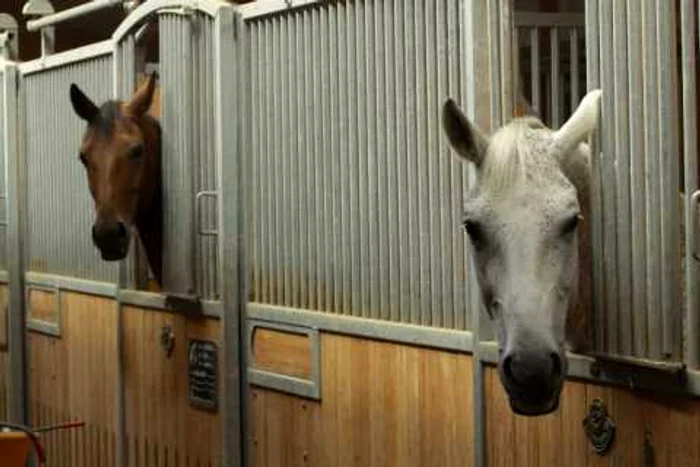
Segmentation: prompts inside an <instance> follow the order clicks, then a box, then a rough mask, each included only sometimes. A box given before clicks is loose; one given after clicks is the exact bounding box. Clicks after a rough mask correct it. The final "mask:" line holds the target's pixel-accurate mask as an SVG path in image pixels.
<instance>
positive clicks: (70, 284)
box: [24, 271, 118, 298]
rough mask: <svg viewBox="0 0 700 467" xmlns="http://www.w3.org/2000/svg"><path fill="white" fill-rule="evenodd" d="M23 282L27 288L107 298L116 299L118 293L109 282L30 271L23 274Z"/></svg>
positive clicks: (114, 286) (114, 285)
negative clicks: (44, 288)
mask: <svg viewBox="0 0 700 467" xmlns="http://www.w3.org/2000/svg"><path fill="white" fill-rule="evenodd" d="M24 281H25V283H26V285H27V288H28V287H32V286H36V287H54V288H57V289H61V290H65V291H70V292H78V293H84V294H88V295H95V296H99V297H107V298H116V297H117V291H118V287H117V285H116V284H112V283H109V282H98V281H90V280H86V279H78V278H75V277H68V276H59V275H54V274H41V273H37V272H30V271H27V272H25V273H24Z"/></svg>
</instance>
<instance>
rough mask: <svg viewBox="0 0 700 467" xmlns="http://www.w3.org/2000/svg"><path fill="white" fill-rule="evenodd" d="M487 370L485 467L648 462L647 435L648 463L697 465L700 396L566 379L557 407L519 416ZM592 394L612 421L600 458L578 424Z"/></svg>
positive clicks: (586, 466) (578, 466)
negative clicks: (660, 395)
mask: <svg viewBox="0 0 700 467" xmlns="http://www.w3.org/2000/svg"><path fill="white" fill-rule="evenodd" d="M485 374H486V377H485V393H486V401H487V402H486V440H487V465H489V466H499V467H500V466H517V465H528V466H530V465H533V466H540V465H541V466H550V465H566V466H567V467H568V466H570V467H593V466H601V467H603V466H610V465H630V466H634V465H646V463H645V457H644V456H645V449H647V450H648V449H649V447H648V446H647V447H646V448H645V439H646V438H648V440H649V446H652V449H651V451H653V458H654V463H653V464H652V465H655V466H659V467H661V466H681V465H682V466H686V465H688V466H690V465H700V445H698V443H697V439H696V438H697V433H698V432H699V431H700V400H697V399H695V400H692V401H681V400H679V399H675V400H665V401H663V400H658V399H657V400H653V399H651V398H648V397H644V396H642V395H640V394H637V393H634V392H632V391H629V390H627V389H624V388H617V387H615V388H613V387H606V386H598V385H595V384H588V383H582V382H576V381H567V382H566V383H565V384H564V390H563V393H562V399H561V405H560V407H559V410H557V411H556V412H555V413H553V414H551V415H547V416H544V417H537V418H531V417H522V416H517V415H514V414H513V413H512V412H511V410H510V407H509V405H508V400H507V397H506V394H505V391H504V390H503V387H502V386H501V383H500V381H499V379H498V374H497V372H496V371H495V369H493V368H489V369H487V370H486V373H485ZM595 397H600V398H602V399H603V401H604V402H605V404H606V406H607V408H608V412H609V414H610V417H611V418H612V420H613V422H615V425H616V439H615V443H614V444H613V446H612V448H611V449H610V451H609V452H608V453H607V454H606V455H604V456H600V455H598V454H596V453H594V452H593V450H592V448H591V447H590V445H589V444H588V440H587V438H586V435H585V433H584V430H583V424H582V421H583V419H584V417H585V416H586V414H587V413H588V404H589V403H590V402H591V401H592V400H593V399H594V398H595Z"/></svg>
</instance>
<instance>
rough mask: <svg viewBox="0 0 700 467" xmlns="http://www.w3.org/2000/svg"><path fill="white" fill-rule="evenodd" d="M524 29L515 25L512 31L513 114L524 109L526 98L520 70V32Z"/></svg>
mask: <svg viewBox="0 0 700 467" xmlns="http://www.w3.org/2000/svg"><path fill="white" fill-rule="evenodd" d="M521 33H522V29H520V28H517V27H515V26H513V29H512V31H511V40H512V42H511V55H512V56H511V59H510V60H511V63H512V64H513V65H512V67H513V70H512V74H513V80H512V82H513V111H512V112H511V115H513V116H515V115H516V111H517V112H518V113H520V112H521V111H524V107H523V108H522V109H519V107H520V106H521V105H522V104H523V101H524V99H525V89H524V85H523V77H522V75H521V72H520V34H521Z"/></svg>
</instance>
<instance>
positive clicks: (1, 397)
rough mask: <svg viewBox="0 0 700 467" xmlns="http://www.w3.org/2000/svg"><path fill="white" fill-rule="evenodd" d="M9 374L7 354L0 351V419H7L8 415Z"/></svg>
mask: <svg viewBox="0 0 700 467" xmlns="http://www.w3.org/2000/svg"><path fill="white" fill-rule="evenodd" d="M9 385H10V374H9V360H8V354H7V352H5V351H0V420H7V417H8V407H7V406H8V403H9V400H8V397H9V394H10V388H9Z"/></svg>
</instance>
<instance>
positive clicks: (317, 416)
mask: <svg viewBox="0 0 700 467" xmlns="http://www.w3.org/2000/svg"><path fill="white" fill-rule="evenodd" d="M321 359H322V372H321V377H322V383H321V388H322V398H321V401H320V402H316V401H307V400H304V399H302V398H298V397H295V396H289V395H284V394H280V393H277V392H275V391H271V390H267V389H260V388H252V391H251V407H252V414H251V418H252V425H253V426H252V430H251V435H250V436H251V446H252V449H251V452H252V455H253V458H254V459H253V460H254V463H253V465H255V466H256V467H281V466H310V467H352V466H358V467H360V466H361V467H372V466H374V467H391V466H396V467H412V466H416V467H418V466H436V467H437V466H441V467H442V466H444V467H448V466H454V467H464V466H470V465H472V415H471V414H472V399H471V395H472V388H471V377H472V366H471V365H472V364H471V358H470V357H469V356H467V355H460V354H455V353H450V352H440V351H436V350H428V349H421V348H417V347H411V346H406V345H397V344H390V343H383V342H376V341H369V340H364V339H356V338H350V337H341V336H336V335H331V334H325V333H324V334H322V337H321Z"/></svg>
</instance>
